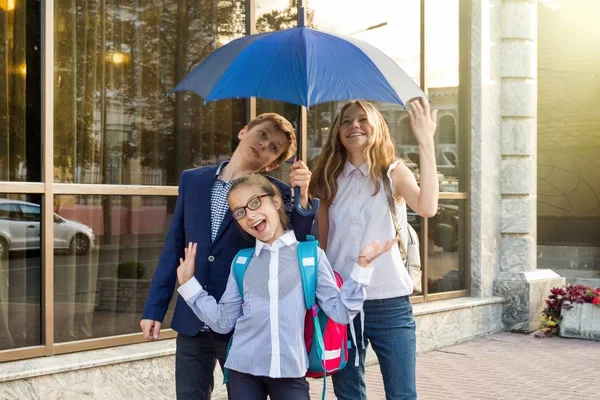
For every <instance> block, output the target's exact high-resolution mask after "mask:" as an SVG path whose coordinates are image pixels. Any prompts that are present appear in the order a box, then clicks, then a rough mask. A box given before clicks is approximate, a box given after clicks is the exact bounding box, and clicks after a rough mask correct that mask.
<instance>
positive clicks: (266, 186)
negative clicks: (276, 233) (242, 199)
mask: <svg viewBox="0 0 600 400" xmlns="http://www.w3.org/2000/svg"><path fill="white" fill-rule="evenodd" d="M242 186H251V187H257V188H259V189H260V190H261V191H262V192H263V193H264V194H268V195H270V196H278V197H279V198H280V199H281V207H279V210H278V212H279V222H281V226H282V228H283V230H287V229H289V218H288V216H287V214H286V212H285V203H284V200H283V196H281V192H280V191H279V189H277V186H275V185H273V184H272V183H271V182H270V181H269V180H268V179H267V178H265V177H264V176H262V175H260V174H251V175H246V176H243V177H241V178H238V179H236V180H234V181H233V184H232V185H231V189H230V190H229V193H228V194H227V202H228V203H229V198H230V197H231V193H233V192H234V191H235V190H236V189H238V188H240V187H242Z"/></svg>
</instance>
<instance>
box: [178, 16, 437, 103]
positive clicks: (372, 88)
mask: <svg viewBox="0 0 600 400" xmlns="http://www.w3.org/2000/svg"><path fill="white" fill-rule="evenodd" d="M184 90H190V91H193V92H195V93H197V94H198V95H200V96H202V97H203V98H204V101H206V102H210V101H216V100H222V99H230V98H246V97H259V98H263V99H271V100H278V101H283V102H286V103H292V104H297V105H299V106H306V107H311V106H313V105H315V104H319V103H325V102H329V101H346V100H350V99H364V100H370V101H384V102H388V103H395V104H399V105H401V106H403V107H404V105H405V103H406V102H407V101H409V100H410V99H413V98H416V97H426V95H425V94H424V93H423V91H421V89H420V88H419V87H418V86H417V84H416V83H415V82H414V81H413V80H412V79H411V78H410V77H409V76H408V75H407V74H406V73H405V72H404V71H403V70H402V68H400V67H399V66H398V65H397V64H396V63H395V62H394V61H392V60H391V59H390V58H389V57H388V56H387V55H385V54H384V53H383V52H381V51H380V50H378V49H377V48H376V47H373V46H371V45H369V44H367V43H365V42H362V41H360V40H356V39H354V38H349V37H345V36H339V35H334V34H331V33H325V32H320V31H317V30H314V29H310V28H306V27H304V26H302V27H295V28H289V29H285V30H281V31H276V32H270V33H263V34H257V35H250V36H245V37H242V38H239V39H236V40H234V41H232V42H230V43H228V44H227V45H225V46H223V47H220V48H219V49H217V50H215V51H214V52H213V53H212V54H211V55H209V56H208V57H207V58H206V59H204V61H202V62H201V63H200V64H199V65H198V66H196V67H195V68H194V69H193V70H192V71H191V72H190V73H189V74H188V75H187V76H186V77H185V78H184V79H183V80H182V81H181V82H180V83H179V84H178V85H177V86H176V87H175V88H174V89H173V91H184Z"/></svg>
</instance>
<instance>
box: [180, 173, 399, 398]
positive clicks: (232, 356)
mask: <svg viewBox="0 0 600 400" xmlns="http://www.w3.org/2000/svg"><path fill="white" fill-rule="evenodd" d="M228 202H229V207H230V209H231V212H232V215H233V217H234V219H235V220H236V221H237V223H238V224H239V226H240V227H241V228H242V229H243V230H244V232H246V233H248V234H250V235H252V236H253V237H254V238H256V248H255V251H254V255H253V257H252V259H251V260H250V263H249V265H248V269H247V271H246V274H245V275H244V280H243V294H244V295H243V300H242V296H241V295H240V291H239V288H238V286H237V282H236V279H235V276H234V275H233V272H232V273H231V275H230V276H229V281H228V283H227V288H226V290H225V293H224V294H223V297H221V300H220V301H219V302H218V303H217V302H216V300H215V299H214V298H213V297H211V296H209V295H208V294H207V292H206V291H205V290H204V289H203V288H202V287H201V285H200V284H199V283H198V281H197V280H196V278H194V262H195V257H196V244H195V243H190V244H189V245H188V247H187V249H186V250H185V259H181V260H180V266H179V268H178V269H177V278H178V280H179V284H180V285H181V286H180V287H179V289H178V291H179V293H180V294H181V296H182V297H183V298H184V299H185V301H186V302H187V304H188V305H189V306H190V307H191V308H192V310H193V311H194V313H195V314H196V315H197V316H198V318H199V319H201V320H202V321H203V322H205V323H206V324H208V325H209V326H210V328H211V329H213V330H214V331H215V332H218V333H222V334H225V333H228V332H230V331H231V330H233V329H234V327H235V331H234V333H233V338H232V342H231V348H230V351H229V355H228V357H227V360H226V363H225V367H226V368H227V369H228V370H229V382H228V385H229V393H230V396H231V398H233V399H245V400H265V399H266V398H267V396H269V397H270V398H271V399H272V400H284V399H285V400H304V399H310V395H309V385H308V382H307V381H306V379H305V377H304V376H305V374H306V371H307V368H308V366H307V355H306V347H305V342H304V318H305V314H306V308H305V303H304V292H303V288H302V280H301V275H300V266H299V265H298V255H297V245H298V241H297V239H296V237H295V236H294V232H293V231H291V230H287V228H288V220H287V216H286V213H285V211H284V208H283V202H282V199H281V195H280V194H279V192H278V190H277V189H276V188H275V187H274V186H273V184H271V183H270V182H269V181H268V180H267V179H266V178H265V177H263V176H261V175H257V174H254V175H249V176H247V177H244V178H241V179H238V180H236V181H235V182H234V184H233V186H232V188H231V191H230V192H229V196H228ZM395 244H396V239H390V240H387V241H385V242H384V243H383V244H381V243H379V242H373V243H370V244H369V245H367V246H365V247H364V248H363V249H362V250H361V251H360V252H359V254H358V256H357V257H356V259H354V260H352V262H351V264H353V265H351V266H349V267H348V268H349V269H351V270H352V272H351V273H350V275H349V278H348V279H347V280H346V281H345V282H344V284H343V285H342V287H341V288H338V286H337V285H336V281H335V278H334V274H333V270H332V268H331V265H330V264H329V262H328V261H327V258H326V257H325V254H324V252H323V251H322V250H321V249H319V250H318V277H317V290H316V297H317V302H318V304H319V307H321V309H322V310H323V311H324V312H325V313H326V314H327V315H328V316H329V318H331V319H332V320H334V321H335V322H337V323H340V324H348V323H349V322H350V321H351V320H352V318H353V317H354V316H355V315H356V314H357V313H358V312H359V311H360V310H361V308H362V303H363V301H364V299H365V296H366V294H365V289H364V287H365V286H367V285H368V283H369V281H370V277H371V274H372V268H371V261H372V260H374V259H375V258H377V257H378V256H380V255H381V254H382V253H384V252H386V251H388V250H389V249H390V248H392V246H394V245H395ZM233 270H234V269H233V268H232V271H233Z"/></svg>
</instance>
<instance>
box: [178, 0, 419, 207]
mask: <svg viewBox="0 0 600 400" xmlns="http://www.w3.org/2000/svg"><path fill="white" fill-rule="evenodd" d="M303 16H304V10H303V9H302V7H301V9H300V10H299V25H300V26H298V27H295V28H290V29H285V30H281V31H276V32H270V33H262V34H256V35H250V36H245V37H242V38H239V39H236V40H234V41H232V42H230V43H228V44H227V45H225V46H223V47H220V48H219V49H217V50H215V51H214V52H213V53H212V54H210V55H209V56H208V57H207V58H206V59H204V61H202V62H201V63H200V64H198V65H197V66H196V67H195V68H194V69H193V70H192V71H191V72H190V73H189V74H188V75H187V76H186V77H185V78H184V79H183V80H182V81H181V82H179V83H178V84H177V86H176V87H175V88H174V89H173V91H174V92H176V91H184V90H189V91H193V92H195V93H197V94H198V95H200V96H202V97H203V98H204V101H205V102H210V101H216V100H223V99H231V98H247V97H259V98H263V99H271V100H278V101H283V102H286V103H292V104H297V105H298V106H304V107H311V106H313V105H315V104H319V103H325V102H330V101H346V100H350V99H364V100H371V101H384V102H388V103H395V104H399V105H401V106H403V107H405V104H406V103H407V102H408V101H409V100H411V99H413V98H416V97H426V95H425V94H424V93H423V91H422V90H421V89H420V88H419V87H418V86H417V84H416V83H415V82H414V81H413V80H412V79H411V78H410V77H409V76H408V75H407V74H406V73H405V72H404V71H403V70H402V68H400V67H399V66H398V64H396V63H395V62H394V61H392V59H390V58H389V57H388V56H387V55H385V54H384V53H383V52H382V51H380V50H379V49H377V48H376V47H373V46H371V45H370V44H367V43H365V42H362V41H360V40H356V39H354V38H350V37H347V36H341V35H335V34H331V33H325V32H321V31H317V30H314V29H310V28H307V27H305V26H304V23H303V20H304V18H303ZM298 153H299V154H300V153H301V142H300V135H298ZM296 189H298V188H296ZM296 194H298V191H296ZM295 198H296V208H297V209H298V211H300V212H301V213H303V214H312V213H314V212H315V211H316V209H317V207H318V199H314V200H313V209H312V211H309V212H307V211H306V210H301V208H300V207H299V204H298V200H299V196H298V195H296V196H295Z"/></svg>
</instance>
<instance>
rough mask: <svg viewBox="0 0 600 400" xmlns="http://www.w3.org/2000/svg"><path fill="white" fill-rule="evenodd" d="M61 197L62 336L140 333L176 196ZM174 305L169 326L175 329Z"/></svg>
mask: <svg viewBox="0 0 600 400" xmlns="http://www.w3.org/2000/svg"><path fill="white" fill-rule="evenodd" d="M54 200H55V204H57V205H59V206H58V207H57V210H56V217H57V218H56V219H55V222H54V248H55V255H54V285H55V286H54V296H55V297H54V301H55V308H54V325H55V328H54V329H55V340H56V342H68V341H72V340H81V339H89V338H95V337H103V336H113V335H120V334H127V333H137V332H139V331H140V327H139V322H140V317H141V314H142V311H143V307H144V302H145V300H146V296H147V294H148V290H149V288H150V281H151V279H152V276H153V275H154V272H155V270H156V266H157V264H158V259H159V257H160V253H161V251H162V248H163V242H164V238H165V236H166V230H167V228H168V224H169V221H170V219H171V216H172V213H173V210H174V206H175V200H176V198H175V197H161V196H150V197H149V196H144V197H142V196H56V197H55V199H54ZM175 298H176V296H173V302H174V300H175ZM173 305H174V304H173ZM173 309H174V307H170V308H169V312H168V313H167V315H166V317H165V320H164V322H163V325H162V328H169V326H170V322H171V317H172V312H173Z"/></svg>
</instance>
